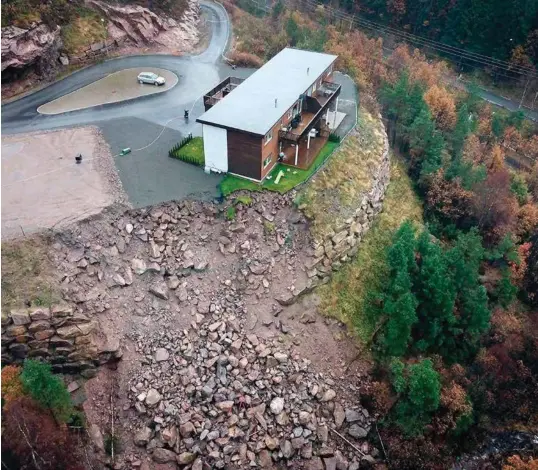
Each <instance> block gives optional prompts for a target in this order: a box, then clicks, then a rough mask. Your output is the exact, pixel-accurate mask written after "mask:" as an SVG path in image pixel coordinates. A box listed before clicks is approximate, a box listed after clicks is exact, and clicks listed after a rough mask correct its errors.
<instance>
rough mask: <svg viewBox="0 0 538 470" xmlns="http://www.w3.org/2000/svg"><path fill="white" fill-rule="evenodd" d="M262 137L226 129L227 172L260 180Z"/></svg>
mask: <svg viewBox="0 0 538 470" xmlns="http://www.w3.org/2000/svg"><path fill="white" fill-rule="evenodd" d="M261 159H262V137H258V136H255V135H251V134H246V133H245V132H240V131H234V130H231V129H228V171H229V172H230V173H235V174H236V175H241V176H246V177H248V178H253V179H255V180H260V179H261Z"/></svg>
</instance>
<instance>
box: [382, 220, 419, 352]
mask: <svg viewBox="0 0 538 470" xmlns="http://www.w3.org/2000/svg"><path fill="white" fill-rule="evenodd" d="M414 244H415V234H414V232H413V227H412V226H411V223H410V222H406V223H404V224H403V225H402V226H401V227H400V229H399V230H398V232H397V233H396V236H395V238H394V243H393V244H392V246H391V248H390V250H389V254H388V264H389V268H390V277H389V285H388V286H387V289H386V290H385V293H384V295H383V310H382V314H383V315H384V316H385V317H386V318H387V325H386V328H385V337H384V349H385V351H386V352H387V353H388V354H389V355H393V356H401V355H403V354H404V353H405V351H406V350H407V346H408V343H409V340H410V338H411V328H412V326H413V324H414V323H415V321H416V313H415V309H416V305H417V302H416V299H415V296H414V295H413V292H412V290H411V287H412V286H411V274H412V273H413V272H414V271H415V270H416V263H415V254H414Z"/></svg>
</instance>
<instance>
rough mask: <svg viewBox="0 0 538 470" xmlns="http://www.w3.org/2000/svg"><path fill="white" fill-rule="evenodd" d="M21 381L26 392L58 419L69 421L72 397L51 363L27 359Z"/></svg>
mask: <svg viewBox="0 0 538 470" xmlns="http://www.w3.org/2000/svg"><path fill="white" fill-rule="evenodd" d="M21 382H22V385H23V387H24V390H25V391H26V393H28V394H29V395H30V396H31V397H32V398H33V399H34V400H35V401H36V402H37V403H39V404H40V405H41V406H42V407H43V408H45V409H48V410H50V412H51V413H52V414H53V416H54V418H55V419H56V420H57V421H59V422H65V421H67V419H68V418H69V416H70V414H71V413H72V411H73V404H72V403H71V397H70V395H69V392H68V391H67V387H66V386H65V384H64V383H63V381H62V379H60V377H58V376H56V375H54V374H53V373H52V372H51V367H50V365H49V364H45V363H42V362H38V361H32V360H29V359H28V360H26V361H25V362H24V367H23V369H22V373H21Z"/></svg>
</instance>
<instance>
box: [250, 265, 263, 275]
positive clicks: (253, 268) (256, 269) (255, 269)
mask: <svg viewBox="0 0 538 470" xmlns="http://www.w3.org/2000/svg"><path fill="white" fill-rule="evenodd" d="M249 269H250V272H251V273H252V274H256V275H258V276H259V275H261V274H264V273H265V272H266V271H267V265H265V264H260V263H253V264H251V265H249Z"/></svg>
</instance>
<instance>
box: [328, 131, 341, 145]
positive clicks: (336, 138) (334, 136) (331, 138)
mask: <svg viewBox="0 0 538 470" xmlns="http://www.w3.org/2000/svg"><path fill="white" fill-rule="evenodd" d="M341 140H342V137H340V136H339V135H338V134H335V133H334V132H331V133H330V134H329V142H335V143H337V144H339V143H340V141H341Z"/></svg>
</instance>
